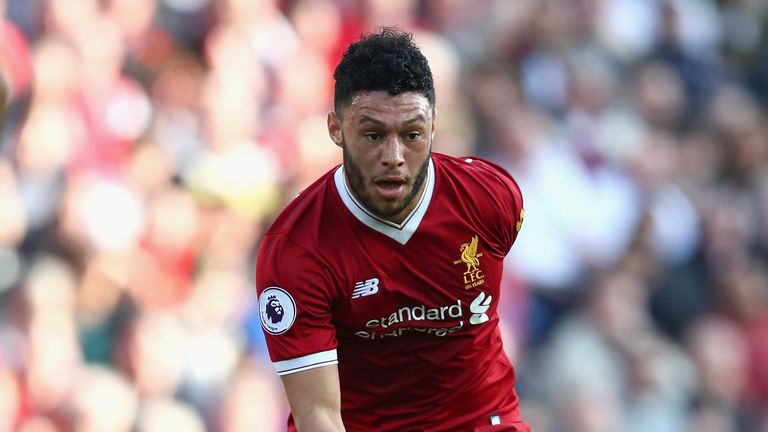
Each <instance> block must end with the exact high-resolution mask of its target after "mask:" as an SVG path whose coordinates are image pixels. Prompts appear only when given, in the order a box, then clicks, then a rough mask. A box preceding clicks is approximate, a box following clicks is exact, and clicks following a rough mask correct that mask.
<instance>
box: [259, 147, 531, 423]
mask: <svg viewBox="0 0 768 432" xmlns="http://www.w3.org/2000/svg"><path fill="white" fill-rule="evenodd" d="M433 161H434V163H435V179H436V180H435V189H434V194H433V196H432V200H431V202H430V203H429V204H428V209H427V211H426V213H425V214H424V217H423V219H422V220H421V222H420V224H419V225H418V228H417V229H416V231H415V233H414V234H413V236H412V237H411V238H410V239H409V240H408V241H407V242H406V243H405V244H401V243H399V242H397V241H395V240H394V239H392V238H390V237H389V236H386V235H384V234H383V233H382V232H380V231H376V230H374V229H372V228H370V227H369V226H368V225H365V224H363V223H362V222H361V221H360V220H359V219H358V218H356V217H355V216H354V215H353V214H352V212H351V210H350V209H349V208H348V207H347V206H346V205H345V204H344V203H343V202H342V200H341V197H340V194H339V191H338V189H337V184H336V182H335V180H334V171H335V170H333V171H331V172H329V173H328V174H326V175H325V176H323V177H321V178H320V179H319V180H318V181H317V182H315V183H314V184H313V185H311V186H310V187H309V188H308V189H307V190H305V191H304V192H302V193H301V194H300V195H299V196H298V197H297V198H296V199H294V201H293V202H292V203H290V204H289V205H288V207H287V208H286V209H285V210H284V211H283V212H282V214H281V215H280V216H279V217H278V219H277V220H276V221H275V223H274V224H273V226H272V227H271V228H270V230H269V231H268V233H267V234H266V236H265V238H264V240H263V242H262V245H261V249H260V252H259V256H258V262H257V276H256V285H257V291H258V292H259V294H261V293H262V292H264V291H265V290H266V289H267V288H269V287H280V288H281V289H282V290H285V291H286V292H288V293H289V294H290V295H291V296H292V298H293V299H294V301H295V305H296V306H295V307H296V310H297V314H296V318H295V321H294V322H293V325H292V326H291V327H289V328H288V329H287V331H285V332H284V333H282V334H279V335H276V336H275V335H272V334H269V333H268V332H265V333H267V334H266V337H267V345H268V347H269V351H270V356H271V359H272V361H274V362H278V361H286V360H295V359H297V358H301V357H303V356H306V355H309V354H313V353H320V352H323V351H327V350H332V349H337V351H338V361H339V364H338V367H339V374H340V384H341V397H342V418H343V420H344V423H345V426H346V428H347V430H349V431H377V432H382V431H404V430H423V431H437V430H440V431H447V430H449V431H473V430H483V431H484V430H499V431H503V430H520V431H526V430H528V429H527V426H525V425H524V423H521V420H520V417H519V413H518V398H517V395H516V393H515V390H514V383H515V374H514V369H513V367H512V365H511V364H510V362H509V360H508V359H507V357H506V355H505V354H504V351H503V347H502V342H501V336H500V332H499V329H498V314H497V306H498V298H499V294H500V283H501V277H502V261H503V258H504V256H505V255H506V253H507V252H508V251H509V248H510V247H511V246H512V243H513V242H514V240H515V237H516V235H517V231H516V224H517V222H518V218H519V216H520V214H521V209H522V197H521V194H520V190H519V188H518V186H517V184H516V183H515V182H514V181H513V180H512V179H511V177H509V175H508V174H507V173H506V172H505V171H504V170H502V169H501V168H499V167H497V166H495V165H493V164H491V163H489V162H485V161H482V160H480V159H474V160H473V161H472V162H467V161H465V160H463V159H457V158H452V157H448V156H444V155H439V154H434V155H433ZM474 236H477V237H478V248H477V252H478V253H477V255H476V257H477V258H478V259H479V264H478V266H477V267H478V269H479V270H481V272H482V274H481V275H478V274H476V273H472V272H468V268H469V267H468V265H467V264H465V262H462V261H461V260H460V257H461V250H460V247H461V246H462V244H465V243H470V242H471V239H472V238H473V237H474ZM481 254H482V255H481ZM467 273H469V276H468V275H467ZM473 275H474V276H473ZM467 277H469V281H468V280H467ZM372 278H376V279H378V281H379V282H378V291H377V292H376V293H374V294H371V295H366V296H362V297H358V298H354V299H353V298H352V292H353V290H354V289H355V287H356V286H358V287H359V286H360V285H361V284H360V282H363V281H367V280H370V279H372ZM478 278H481V279H482V280H483V283H482V284H480V285H478V286H476V287H470V288H467V282H470V285H471V281H472V280H475V281H477V280H478ZM267 292H269V291H267ZM488 296H490V302H489V303H488V304H487V308H486V307H485V306H483V305H484V304H485V303H484V301H485V299H488ZM264 300H266V299H264ZM481 303H482V304H483V305H480V304H481ZM406 309H407V310H406ZM484 315H485V316H484ZM481 317H483V318H481ZM477 318H481V319H480V320H478V319H477ZM482 319H487V321H485V322H482ZM478 321H481V322H478ZM491 414H499V415H500V417H501V419H502V425H499V426H496V427H494V428H491V429H486V428H484V427H487V426H490V422H489V415H491ZM513 425H517V426H513ZM478 428H479V429H478ZM289 429H290V430H294V429H293V425H292V424H291V425H289Z"/></svg>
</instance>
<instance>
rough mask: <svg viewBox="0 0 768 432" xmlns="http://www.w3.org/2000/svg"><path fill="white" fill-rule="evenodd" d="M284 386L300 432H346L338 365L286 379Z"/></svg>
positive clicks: (286, 376)
mask: <svg viewBox="0 0 768 432" xmlns="http://www.w3.org/2000/svg"><path fill="white" fill-rule="evenodd" d="M282 379H283V386H284V387H285V393H286V395H287V396H288V403H289V404H290V405H291V412H292V414H293V421H294V422H295V423H296V429H297V430H298V431H299V432H344V431H345V429H344V423H343V422H342V420H341V395H340V392H339V374H338V370H337V368H336V365H332V366H325V367H320V368H316V369H311V370H308V371H304V372H298V373H296V374H292V375H283V376H282Z"/></svg>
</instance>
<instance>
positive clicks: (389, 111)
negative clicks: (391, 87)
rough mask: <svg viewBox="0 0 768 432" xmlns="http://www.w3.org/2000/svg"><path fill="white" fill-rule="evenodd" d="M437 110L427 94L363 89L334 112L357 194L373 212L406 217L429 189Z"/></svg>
mask: <svg viewBox="0 0 768 432" xmlns="http://www.w3.org/2000/svg"><path fill="white" fill-rule="evenodd" d="M434 130H435V112H434V109H433V108H432V106H431V105H430V103H429V100H428V99H427V98H426V97H424V96H423V95H420V94H417V93H413V92H407V93H401V94H398V95H395V96H392V95H390V94H389V93H387V92H385V91H374V92H361V93H359V94H357V95H356V96H354V97H353V98H352V101H351V102H350V103H349V104H348V105H346V106H345V107H344V108H343V109H342V112H340V113H329V114H328V132H329V133H330V135H331V139H332V140H333V141H334V142H335V143H336V145H338V146H339V147H341V148H342V149H343V154H344V173H345V174H346V177H347V183H348V186H349V188H350V189H351V191H352V193H353V194H354V195H355V198H357V199H358V200H359V201H360V202H361V203H362V204H363V205H364V206H365V207H366V208H367V209H368V210H369V211H370V212H372V213H374V214H375V215H377V216H379V217H382V218H384V219H387V220H390V221H392V222H396V223H399V222H402V221H403V220H404V219H405V217H406V216H407V215H408V214H409V213H410V212H411V210H413V208H414V207H415V206H416V204H417V203H418V198H419V197H420V194H421V192H422V191H423V190H424V185H425V180H426V176H427V168H428V165H429V154H430V151H431V148H432V135H433V133H434Z"/></svg>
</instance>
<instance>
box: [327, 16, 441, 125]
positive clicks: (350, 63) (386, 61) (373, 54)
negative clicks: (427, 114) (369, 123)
mask: <svg viewBox="0 0 768 432" xmlns="http://www.w3.org/2000/svg"><path fill="white" fill-rule="evenodd" d="M333 79H334V80H335V82H336V84H335V86H334V91H333V108H334V109H335V110H336V112H337V113H340V112H341V111H340V109H341V108H342V107H343V106H344V105H346V104H348V103H349V102H351V100H352V97H353V96H354V95H355V94H356V93H359V92H365V91H386V92H388V93H389V94H390V95H393V96H394V95H397V94H400V93H403V92H415V93H419V94H421V95H423V96H425V97H426V98H427V100H429V103H430V105H431V106H433V107H434V106H435V85H434V81H433V79H432V71H431V70H430V68H429V63H428V62H427V58H426V57H424V54H422V53H421V51H420V50H419V48H418V46H416V44H415V43H414V42H413V35H412V34H411V33H406V32H404V31H402V30H399V29H397V28H394V27H382V28H380V29H379V30H378V32H376V33H369V34H365V35H363V36H361V37H360V40H358V41H357V42H354V43H352V44H351V45H350V46H349V47H348V48H347V50H346V51H345V52H344V56H343V57H342V59H341V61H340V62H339V64H338V66H336V71H335V72H334V73H333Z"/></svg>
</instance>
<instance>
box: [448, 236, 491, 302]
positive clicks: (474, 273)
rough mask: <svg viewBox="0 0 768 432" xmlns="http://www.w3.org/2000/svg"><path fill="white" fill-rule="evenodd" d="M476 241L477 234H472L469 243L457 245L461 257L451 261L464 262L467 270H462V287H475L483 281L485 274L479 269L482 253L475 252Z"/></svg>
mask: <svg viewBox="0 0 768 432" xmlns="http://www.w3.org/2000/svg"><path fill="white" fill-rule="evenodd" d="M478 243H479V240H478V237H477V235H474V236H472V240H470V241H469V243H463V244H462V245H461V246H460V247H459V251H460V252H461V257H460V258H459V259H457V260H456V261H454V262H453V264H461V263H464V264H466V265H467V270H466V271H465V272H464V289H470V288H476V287H479V286H480V285H482V284H484V283H485V276H484V275H483V271H482V270H480V257H482V256H483V253H482V252H480V253H478V252H477V244H478Z"/></svg>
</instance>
